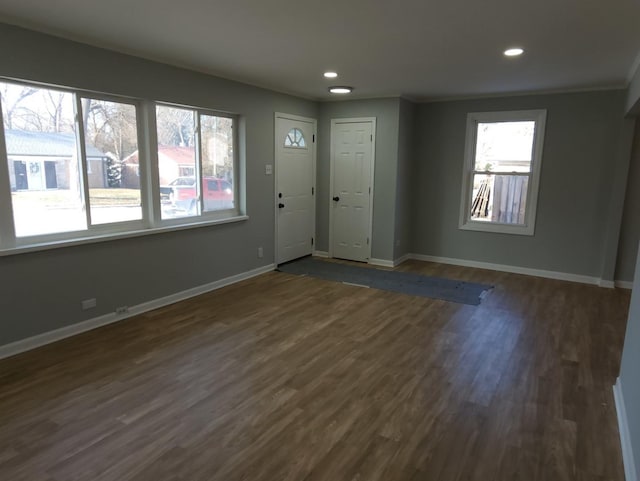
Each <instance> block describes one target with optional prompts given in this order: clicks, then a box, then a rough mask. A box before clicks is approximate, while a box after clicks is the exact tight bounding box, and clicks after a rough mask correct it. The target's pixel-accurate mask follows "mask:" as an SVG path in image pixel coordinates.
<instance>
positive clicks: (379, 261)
mask: <svg viewBox="0 0 640 481" xmlns="http://www.w3.org/2000/svg"><path fill="white" fill-rule="evenodd" d="M369 264H371V265H372V266H380V267H395V263H394V262H393V261H389V260H387V259H375V258H373V257H372V258H370V259H369Z"/></svg>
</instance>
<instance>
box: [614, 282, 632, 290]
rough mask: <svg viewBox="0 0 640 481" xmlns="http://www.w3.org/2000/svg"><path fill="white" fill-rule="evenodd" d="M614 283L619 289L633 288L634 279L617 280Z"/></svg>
mask: <svg viewBox="0 0 640 481" xmlns="http://www.w3.org/2000/svg"><path fill="white" fill-rule="evenodd" d="M614 284H615V287H617V288H618V289H629V290H631V289H633V281H615V283H614Z"/></svg>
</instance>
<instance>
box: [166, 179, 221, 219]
mask: <svg viewBox="0 0 640 481" xmlns="http://www.w3.org/2000/svg"><path fill="white" fill-rule="evenodd" d="M202 184H203V186H202V187H203V188H202V197H203V201H204V210H205V211H210V210H222V209H233V206H234V202H233V186H232V184H231V183H230V182H228V181H227V180H225V179H219V178H217V177H204V178H203V182H202ZM160 195H161V197H162V198H163V199H166V200H167V201H168V202H170V203H171V204H172V205H173V206H174V207H176V208H177V209H182V210H186V211H189V212H192V211H195V209H196V206H197V199H196V197H197V195H196V179H195V177H178V178H177V179H175V180H173V181H172V182H171V183H169V185H166V186H161V187H160Z"/></svg>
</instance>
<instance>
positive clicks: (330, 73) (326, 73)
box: [324, 72, 338, 78]
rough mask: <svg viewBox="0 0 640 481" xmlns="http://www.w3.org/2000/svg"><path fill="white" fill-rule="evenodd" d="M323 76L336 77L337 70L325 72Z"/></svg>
mask: <svg viewBox="0 0 640 481" xmlns="http://www.w3.org/2000/svg"><path fill="white" fill-rule="evenodd" d="M324 76H325V77H326V78H336V77H337V76H338V73H337V72H325V73H324Z"/></svg>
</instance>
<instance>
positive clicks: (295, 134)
mask: <svg viewBox="0 0 640 481" xmlns="http://www.w3.org/2000/svg"><path fill="white" fill-rule="evenodd" d="M284 146H285V147H289V148H293V149H306V148H307V141H306V140H305V139H304V134H303V133H302V130H300V129H295V128H294V129H291V130H290V131H289V132H288V133H287V136H286V137H285V138H284Z"/></svg>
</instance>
